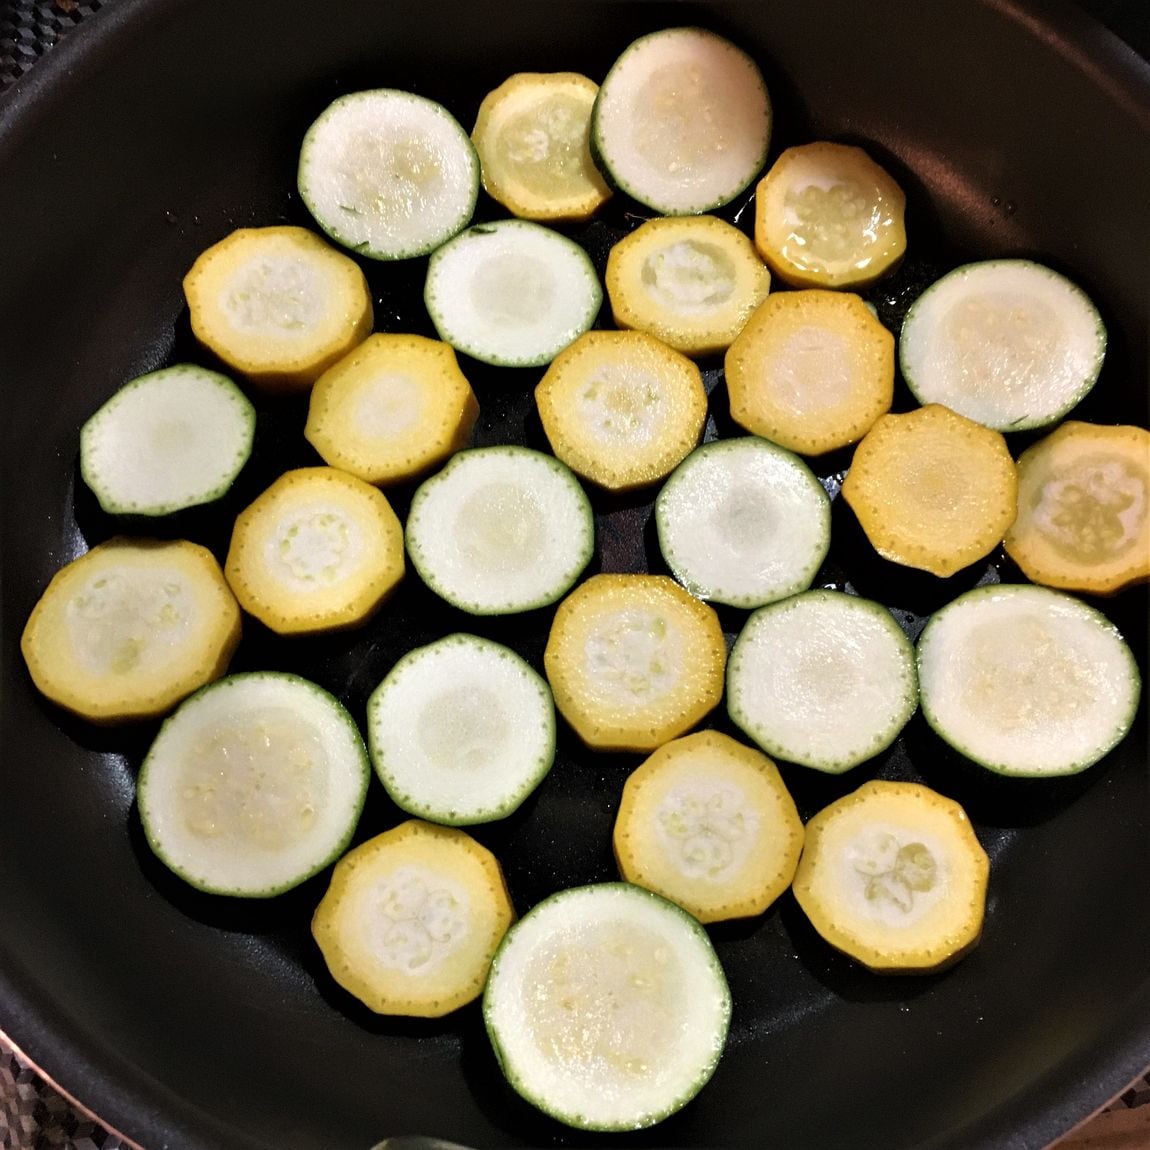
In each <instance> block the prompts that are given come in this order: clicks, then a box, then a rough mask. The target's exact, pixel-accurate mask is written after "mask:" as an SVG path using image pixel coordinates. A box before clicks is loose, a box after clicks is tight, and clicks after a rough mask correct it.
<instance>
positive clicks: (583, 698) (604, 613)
mask: <svg viewBox="0 0 1150 1150" xmlns="http://www.w3.org/2000/svg"><path fill="white" fill-rule="evenodd" d="M620 620H621V621H622V626H619V622H620ZM637 620H641V621H642V622H643V623H644V624H645V625H646V629H645V630H644V629H643V628H641V627H639V626H636V625H635V623H636V621H637ZM595 652H599V653H601V654H602V655H603V659H602V660H596V659H595V658H594V653H595ZM726 662H727V648H726V644H725V642H724V640H723V630H722V627H721V625H720V623H719V617H718V615H716V614H715V612H714V610H713V609H712V608H711V607H708V606H707V605H706V604H705V603H702V602H700V601H699V600H698V599H696V598H694V597H693V596H692V595H690V594H688V593H687V592H686V591H684V590H683V588H682V587H680V586H679V585H678V584H677V583H676V582H675V581H674V580H673V579H669V578H667V576H665V575H594V576H592V577H591V578H590V579H588V580H587V581H586V582H585V583H582V584H581V585H580V586H578V587H576V588H575V590H574V591H572V592H571V593H570V594H569V595H568V596H567V598H566V599H564V600H563V601H562V602H561V603H560V604H559V608H558V610H557V611H556V612H555V618H554V621H553V622H552V624H551V634H550V636H549V637H548V640H547V648H546V650H545V651H544V654H543V664H544V667H545V669H546V673H547V679H548V682H549V683H550V684H551V691H552V694H553V695H554V697H555V706H556V708H557V709H558V710H559V713H560V714H561V715H562V716H563V717H564V718H565V719H566V720H567V721H568V723H570V724H571V726H572V727H573V728H574V729H575V733H576V734H577V735H579V737H580V738H581V739H582V740H583V741H584V742H585V743H586V744H587V745H588V746H589V747H591V748H593V749H595V750H604V751H652V750H654V749H655V748H656V747H658V746H660V745H661V744H663V743H665V742H667V740H668V739H673V738H675V737H677V736H678V735H681V734H684V733H685V732H686V731H689V730H690V729H691V728H692V727H693V726H694V725H695V724H696V723H698V722H699V721H700V720H702V719H703V717H704V716H705V715H707V714H708V713H709V712H710V711H712V710H713V709H714V708H715V707H716V706H717V705H718V703H719V700H720V699H721V698H722V695H723V684H724V672H725V669H726ZM598 663H603V664H606V668H605V669H604V668H603V667H602V666H597V664H598ZM638 679H641V680H642V682H643V684H646V688H644V687H642V686H640V688H639V690H638V692H637V693H638V695H639V696H644V695H645V696H648V698H647V699H646V700H643V699H637V698H636V697H635V695H636V691H635V690H633V689H632V685H631V682H632V681H633V680H638ZM652 683H654V689H653V690H652V689H650V688H651V685H652ZM651 696H653V701H652V698H651Z"/></svg>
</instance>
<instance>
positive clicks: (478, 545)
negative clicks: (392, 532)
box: [407, 447, 595, 615]
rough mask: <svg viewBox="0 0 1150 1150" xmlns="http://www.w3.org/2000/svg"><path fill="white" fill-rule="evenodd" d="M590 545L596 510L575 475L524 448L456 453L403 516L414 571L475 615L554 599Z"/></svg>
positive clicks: (585, 559) (425, 484) (524, 607)
mask: <svg viewBox="0 0 1150 1150" xmlns="http://www.w3.org/2000/svg"><path fill="white" fill-rule="evenodd" d="M594 548H595V517H594V514H593V512H592V510H591V503H590V501H589V500H588V498H587V496H586V494H585V493H584V491H583V488H582V487H580V486H579V481H578V480H577V479H576V478H575V476H574V475H572V474H571V472H570V471H568V469H567V468H566V467H564V466H563V464H562V463H560V462H559V461H558V460H557V459H552V458H551V456H549V455H544V454H543V453H542V452H540V451H532V450H531V449H530V448H526V447H482V448H475V449H473V450H471V451H461V452H459V454H458V455H456V456H454V458H452V460H451V462H450V463H448V464H447V466H446V467H445V468H444V469H443V470H442V471H440V472H439V473H438V474H436V475H433V476H432V477H431V478H430V479H427V480H425V481H424V482H423V484H422V485H421V486H420V487H419V489H418V490H417V491H416V493H415V496H414V498H413V499H412V501H411V511H410V513H409V514H408V518H407V551H408V554H409V555H410V556H411V562H412V565H413V566H414V567H415V569H416V571H418V572H419V576H420V578H421V579H422V580H423V581H424V582H425V583H426V584H427V585H428V586H429V587H430V588H431V589H432V590H433V591H434V592H435V593H436V594H437V595H438V596H440V598H442V599H446V600H447V602H448V603H450V604H452V606H454V607H458V608H460V610H463V611H467V612H469V613H471V614H473V615H509V614H514V613H515V612H518V611H529V610H531V609H533V608H536V607H545V606H547V604H549V603H554V602H555V600H556V599H559V598H560V597H561V596H563V595H564V594H566V592H567V590H568V589H569V588H570V587H571V585H572V584H573V583H574V582H575V580H576V579H578V578H579V575H580V573H581V572H582V570H583V568H584V567H586V566H587V564H588V563H589V562H590V560H591V553H592V551H593V550H594Z"/></svg>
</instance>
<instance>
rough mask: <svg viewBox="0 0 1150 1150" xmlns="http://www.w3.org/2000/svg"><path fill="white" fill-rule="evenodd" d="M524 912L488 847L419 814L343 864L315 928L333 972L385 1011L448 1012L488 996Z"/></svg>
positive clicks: (372, 1005)
mask: <svg viewBox="0 0 1150 1150" xmlns="http://www.w3.org/2000/svg"><path fill="white" fill-rule="evenodd" d="M514 918H515V912H514V910H513V909H512V906H511V899H510V897H509V896H508V894H507V885H506V883H505V882H504V880H503V872H502V870H500V867H499V863H498V862H497V861H496V858H495V856H494V855H493V854H492V853H491V852H490V851H489V850H488V849H487V848H486V847H484V846H481V845H480V844H479V843H477V842H476V841H475V840H474V839H473V838H472V837H471V836H470V835H468V834H467V833H465V832H464V831H461V830H456V829H454V828H453V827H439V826H434V825H432V824H431V823H425V822H422V821H420V820H419V819H411V820H409V821H408V822H405V823H401V824H400V825H399V826H397V827H395V828H393V829H392V830H390V831H386V832H384V833H383V834H381V835H377V836H376V837H375V838H373V839H369V840H368V841H367V842H365V843H363V844H362V845H361V846H358V847H356V848H355V849H354V850H352V851H350V852H349V853H348V854H346V855H344V857H343V858H342V859H340V861H339V862H338V863H336V865H335V871H334V872H333V874H332V879H331V886H330V887H329V888H328V891H327V893H326V894H325V895H324V896H323V899H322V901H321V902H320V904H319V906H318V907H317V908H316V912H315V916H314V918H313V919H312V926H311V929H312V934H313V936H314V937H315V940H316V942H317V943H318V944H319V948H320V950H321V951H322V952H323V957H324V961H325V962H326V963H327V967H328V970H330V971H331V974H332V977H333V978H334V979H335V980H336V982H338V983H339V984H340V986H342V987H343V988H344V989H345V990H347V991H349V992H350V993H352V994H354V995H355V997H356V998H358V999H360V1001H362V1002H363V1003H365V1004H366V1005H367V1006H368V1007H370V1008H371V1009H372V1010H374V1011H375V1012H376V1013H377V1014H403V1015H413V1016H416V1017H419V1018H440V1017H442V1016H443V1015H445V1014H449V1013H450V1012H451V1011H453V1010H457V1009H458V1008H459V1007H461V1006H464V1005H465V1004H466V1003H468V1002H471V1001H472V1000H473V999H475V998H478V997H479V994H480V992H481V991H482V990H483V984H484V983H485V982H486V981H487V971H488V969H489V968H490V966H491V959H492V956H493V955H494V954H495V948H496V947H497V946H498V945H499V942H500V940H501V939H502V938H503V936H504V934H505V933H506V932H507V928H508V927H509V926H510V925H511V923H512V921H513V920H514Z"/></svg>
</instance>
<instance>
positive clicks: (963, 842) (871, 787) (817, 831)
mask: <svg viewBox="0 0 1150 1150" xmlns="http://www.w3.org/2000/svg"><path fill="white" fill-rule="evenodd" d="M896 804H897V805H910V804H913V805H914V806H917V807H919V808H921V809H925V810H926V811H927V812H929V813H930V814H931V815H932V816H933V817H934V818H935V820H936V831H935V833H937V824H938V823H941V824H942V826H943V833H947V835H948V838H949V839H950V842H949V844H948V845H949V847H950V852H949V853H950V854H951V856H952V857H951V858H950V860H949V862H948V863H946V864H944V865H948V866H949V867H950V868H951V870H952V871H954V872H955V873H956V874H957V880H955V878H954V875H952V876H951V877H950V878H946V879H944V881H945V882H946V883H947V887H946V888H945V890H944V892H943V901H951V902H957V903H958V904H959V905H957V906H952V907H944V909H943V912H942V914H940V915H938V916H935V919H934V922H933V923H932V924H930V926H929V927H928V930H927V931H925V932H924V935H925V937H924V938H923V939H922V940H920V942H919V943H918V944H917V945H916V944H914V943H909V944H908V943H906V942H905V941H899V940H897V939H893V940H890V941H889V943H888V945H882V944H881V943H880V942H876V941H875V939H874V938H868V937H865V936H864V937H860V931H859V930H857V929H852V928H851V926H849V925H846V924H844V922H842V921H840V913H838V912H837V908H836V907H835V906H834V905H833V904H832V902H831V901H830V900H829V899H828V897H827V887H826V884H825V883H820V881H819V878H818V874H819V871H830V870H831V869H832V868H836V867H839V868H840V869H839V873H840V876H841V874H842V873H844V872H847V871H848V868H851V864H852V863H854V868H853V869H858V868H859V867H861V866H866V867H867V868H868V869H867V870H866V871H865V872H864V873H862V874H859V875H858V881H859V884H860V886H863V884H864V883H866V884H867V886H868V887H869V883H871V882H876V883H879V884H884V883H890V884H892V885H895V886H897V888H898V893H897V894H896V895H895V897H896V898H905V899H906V900H907V902H908V903H909V910H910V913H914V903H915V900H917V899H918V898H920V897H927V896H928V895H929V887H927V895H924V894H923V889H924V887H926V884H927V883H929V882H930V881H931V879H933V877H934V872H933V871H932V872H931V874H930V878H929V879H926V881H925V882H924V881H923V879H924V878H925V875H924V872H923V869H922V867H921V866H918V867H916V866H915V862H914V855H913V853H912V857H911V860H910V866H909V867H907V868H906V869H905V870H902V871H901V873H903V874H906V875H907V876H908V878H909V884H904V883H903V882H902V879H900V877H899V875H900V867H902V858H903V850H905V849H907V847H910V848H911V850H912V852H913V848H916V847H920V846H921V845H922V844H921V843H917V842H916V843H913V844H906V845H904V848H903V850H900V851H899V853H898V856H896V861H895V866H894V869H890V868H887V869H883V868H884V867H886V863H885V862H879V863H875V862H874V860H873V859H869V858H867V857H865V855H864V856H863V857H862V858H861V859H860V860H859V861H858V862H855V861H854V860H853V859H851V858H849V857H848V858H847V859H846V862H845V863H844V862H842V860H841V859H840V858H839V857H836V856H838V854H839V851H840V850H841V847H842V843H841V841H840V842H838V843H834V841H833V836H834V835H835V833H836V830H837V828H836V825H835V824H836V823H840V824H843V823H847V820H850V819H852V818H854V817H856V816H859V815H860V812H862V811H865V810H866V808H867V806H868V805H869V806H871V807H872V810H873V812H874V814H873V817H874V819H875V820H876V821H882V822H887V821H893V816H891V817H890V818H889V820H888V818H887V817H885V814H886V812H887V811H890V810H892V809H896ZM847 825H849V823H848V824H847ZM919 829H920V828H917V827H916V828H915V830H916V831H917V830H919ZM880 833H881V832H880ZM928 833H929V831H928ZM909 837H915V836H914V833H913V832H912V835H911V836H909ZM826 853H830V854H831V856H832V857H830V858H829V859H825V858H824V857H822V856H823V855H824V854H826ZM888 861H890V860H888ZM935 861H936V862H937V860H935ZM989 875H990V861H989V858H988V857H987V854H986V851H985V850H983V848H982V845H981V844H980V843H979V841H978V838H977V837H976V835H975V833H974V830H973V828H972V827H971V825H970V822H969V820H968V819H967V817H966V812H965V811H963V809H962V807H961V806H959V805H958V803H956V802H954V801H953V800H952V799H949V798H946V797H945V796H943V795H940V794H938V793H937V792H936V791H933V790H931V789H930V788H929V787H925V786H923V785H921V784H920V783H900V782H890V781H887V780H884V779H872V780H871V781H870V782H868V783H864V784H863V785H862V786H861V787H860V788H859V789H858V790H857V791H854V792H853V793H852V794H849V795H846V796H844V797H843V798H841V799H838V800H837V801H836V802H833V803H831V804H830V805H829V806H827V807H824V808H823V809H822V810H821V811H819V813H818V814H816V815H815V816H814V817H813V818H812V819H810V820H809V822H808V823H807V826H806V843H805V845H804V847H803V857H802V858H801V859H800V860H799V866H798V870H797V872H796V874H795V880H794V883H793V887H792V889H793V890H794V894H795V898H796V900H797V901H798V903H799V905H800V906H801V907H802V909H803V912H804V913H805V914H806V916H807V918H809V919H810V921H811V925H812V926H814V928H815V930H817V931H818V933H819V934H820V935H821V936H822V937H823V938H824V939H825V940H826V941H827V942H829V943H830V944H831V945H832V946H833V947H835V949H836V950H840V951H842V953H843V954H846V955H848V956H849V957H850V958H853V959H855V960H856V961H857V962H859V963H861V964H862V965H863V966H865V967H866V968H867V969H868V970H871V971H873V972H874V973H875V974H936V973H938V972H940V971H943V970H946V969H947V968H948V967H950V966H953V965H954V964H955V963H956V962H958V961H959V960H960V959H961V958H963V957H964V956H965V955H967V954H969V953H970V951H971V950H973V949H974V947H975V946H977V945H978V942H979V940H980V938H981V937H982V928H983V922H984V918H985V911H986V893H987V884H988V881H989ZM916 879H917V880H918V881H917V883H916ZM952 885H953V886H954V887H955V888H956V889H951V887H952ZM820 888H821V889H820ZM834 894H835V895H836V896H838V895H840V894H841V892H840V891H838V890H836V891H834ZM864 897H865V898H866V899H867V900H870V898H871V895H870V894H867V895H865V896H864ZM885 897H887V896H884V895H882V894H880V895H878V897H877V899H876V901H881V900H882V899H883V898H885ZM935 905H936V907H937V905H938V904H937V903H936V904H935ZM928 914H929V910H928ZM943 915H945V916H946V917H947V918H949V920H950V921H949V922H947V921H943V922H942V923H941V924H939V922H938V919H939V918H941V917H943ZM865 929H872V930H873V929H874V928H873V927H871V926H870V924H868V925H867V928H865ZM880 930H881V928H880ZM880 937H881V935H880Z"/></svg>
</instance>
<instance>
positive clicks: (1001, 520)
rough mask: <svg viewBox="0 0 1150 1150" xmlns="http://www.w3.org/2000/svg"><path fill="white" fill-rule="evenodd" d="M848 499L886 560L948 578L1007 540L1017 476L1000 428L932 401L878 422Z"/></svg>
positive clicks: (862, 449) (847, 488) (849, 481)
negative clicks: (998, 430) (990, 427)
mask: <svg viewBox="0 0 1150 1150" xmlns="http://www.w3.org/2000/svg"><path fill="white" fill-rule="evenodd" d="M842 494H843V498H844V499H845V500H846V501H847V503H848V504H850V506H851V508H852V509H853V510H854V513H855V515H856V516H857V517H858V521H859V523H860V524H862V529H863V530H864V531H865V532H866V535H867V538H868V539H869V540H870V541H871V544H872V546H873V547H874V549H875V550H876V551H877V552H878V553H879V554H880V555H881V556H882V557H883V558H884V559H889V560H891V562H893V563H902V564H903V565H904V566H907V567H917V568H920V569H921V570H923V571H930V572H931V573H933V574H935V575H939V576H944V577H945V576H947V575H953V574H954V573H955V572H956V571H959V570H961V569H962V568H963V567H966V566H969V564H971V563H973V562H975V561H976V560H978V559H981V558H982V557H983V556H985V555H988V554H990V552H991V551H993V550H994V548H995V547H996V546H997V545H998V544H999V543H1000V542H1001V541H1002V537H1003V536H1004V535H1005V534H1006V530H1007V528H1008V527H1009V526H1010V525H1011V524H1012V523H1013V522H1014V517H1015V513H1016V510H1017V497H1018V475H1017V472H1016V470H1015V466H1014V460H1013V459H1011V457H1010V452H1009V451H1008V450H1007V447H1006V440H1005V439H1003V437H1002V436H1001V435H1000V434H999V433H998V432H997V431H991V430H990V429H989V428H986V427H983V426H982V425H981V424H978V423H974V422H973V421H971V420H969V419H967V418H966V417H965V416H962V415H956V414H955V413H954V412H953V411H951V410H950V408H948V407H940V406H939V405H938V404H930V405H929V406H927V407H920V408H918V409H916V410H915V411H911V412H908V413H907V414H905V415H884V416H883V417H882V418H881V419H880V420H879V421H878V422H877V423H876V424H875V425H874V427H873V428H872V429H871V430H870V431H869V432H868V433H867V436H866V438H865V439H864V440H863V441H862V442H861V443H860V444H859V445H858V447H857V448H855V454H854V459H853V460H852V462H851V467H850V471H848V472H847V477H846V479H845V480H844V481H843V487H842Z"/></svg>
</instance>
